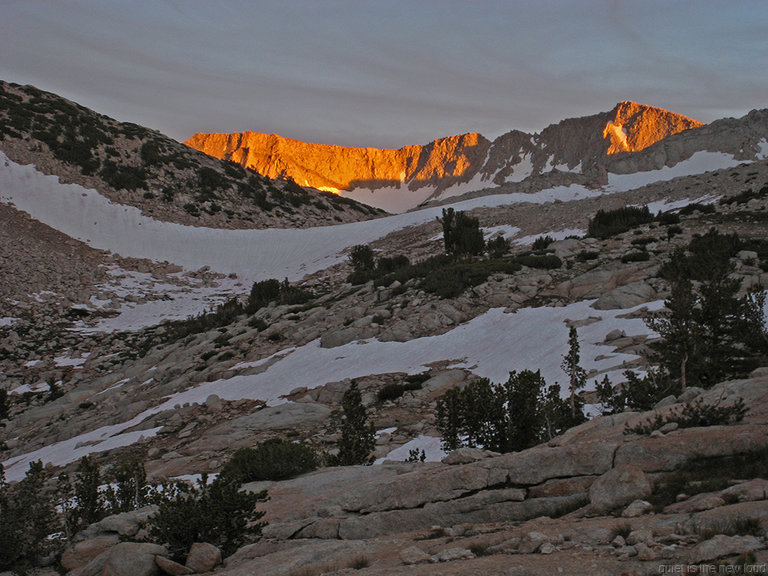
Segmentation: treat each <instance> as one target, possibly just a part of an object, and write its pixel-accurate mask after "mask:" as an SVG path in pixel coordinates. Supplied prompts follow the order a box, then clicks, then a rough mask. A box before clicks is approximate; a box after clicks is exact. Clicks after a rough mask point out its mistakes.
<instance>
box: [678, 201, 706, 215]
mask: <svg viewBox="0 0 768 576" xmlns="http://www.w3.org/2000/svg"><path fill="white" fill-rule="evenodd" d="M694 212H699V213H700V214H714V213H715V206H714V204H699V203H698V202H694V203H693V204H688V205H687V206H683V207H682V208H680V211H679V212H678V214H680V216H690V215H691V214H693V213H694Z"/></svg>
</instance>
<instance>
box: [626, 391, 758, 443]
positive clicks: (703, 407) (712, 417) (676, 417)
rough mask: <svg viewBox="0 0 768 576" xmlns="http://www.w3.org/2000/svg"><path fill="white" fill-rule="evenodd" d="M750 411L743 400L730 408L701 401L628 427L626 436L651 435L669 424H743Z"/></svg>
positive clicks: (680, 425)
mask: <svg viewBox="0 0 768 576" xmlns="http://www.w3.org/2000/svg"><path fill="white" fill-rule="evenodd" d="M748 410H749V409H748V408H747V407H746V405H745V404H744V400H743V399H741V398H738V399H737V400H736V402H734V403H733V404H731V405H728V406H720V405H719V403H714V404H705V403H704V401H703V400H701V399H699V400H697V401H696V402H693V403H691V404H686V405H685V406H683V408H682V409H678V410H676V411H672V412H670V413H669V414H667V415H665V416H661V415H660V414H657V415H656V417H655V418H649V419H648V420H646V421H644V422H641V423H640V424H637V425H636V426H633V427H631V428H630V427H627V428H626V429H625V430H624V434H650V433H651V432H653V431H654V430H658V429H659V428H661V427H662V426H664V425H665V424H667V423H669V422H675V423H677V425H678V427H680V428H697V427H701V426H727V425H729V424H735V423H737V422H741V421H742V420H743V419H744V416H745V415H746V413H747V412H748Z"/></svg>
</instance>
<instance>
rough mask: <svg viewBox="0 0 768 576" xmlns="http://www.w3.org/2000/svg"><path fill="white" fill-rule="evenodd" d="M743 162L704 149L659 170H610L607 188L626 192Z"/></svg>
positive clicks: (730, 166) (730, 156)
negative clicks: (614, 171) (621, 171)
mask: <svg viewBox="0 0 768 576" xmlns="http://www.w3.org/2000/svg"><path fill="white" fill-rule="evenodd" d="M742 163H743V161H741V160H736V159H735V158H734V157H733V156H732V155H730V154H726V153H725V152H706V151H703V150H702V151H699V152H696V153H694V154H693V155H692V156H691V157H690V158H688V159H687V160H683V161H681V162H678V163H677V164H675V165H674V166H671V167H670V166H664V167H663V168H661V169H659V170H648V171H646V172H635V173H634V174H614V173H612V172H609V173H608V186H607V187H606V188H607V190H608V191H609V192H626V191H628V190H634V189H635V188H640V187H641V186H645V185H647V184H651V183H653V182H666V181H668V180H672V179H674V178H679V177H681V176H695V175H697V174H704V173H705V172H712V171H714V170H723V169H725V168H733V167H734V166H738V165H739V164H742Z"/></svg>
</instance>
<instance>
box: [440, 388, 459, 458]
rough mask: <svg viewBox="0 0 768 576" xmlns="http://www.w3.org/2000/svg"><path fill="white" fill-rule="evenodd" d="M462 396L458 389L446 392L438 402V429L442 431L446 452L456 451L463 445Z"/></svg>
mask: <svg viewBox="0 0 768 576" xmlns="http://www.w3.org/2000/svg"><path fill="white" fill-rule="evenodd" d="M461 406H462V394H461V390H459V389H458V388H450V389H449V390H446V392H445V394H443V397H442V398H440V399H439V400H438V401H437V421H436V424H435V425H436V427H437V429H438V430H439V431H440V437H441V439H442V445H443V449H444V450H448V451H451V450H456V449H457V448H460V447H461V446H462V445H463V442H462V441H461V430H462V426H463V415H462V409H461Z"/></svg>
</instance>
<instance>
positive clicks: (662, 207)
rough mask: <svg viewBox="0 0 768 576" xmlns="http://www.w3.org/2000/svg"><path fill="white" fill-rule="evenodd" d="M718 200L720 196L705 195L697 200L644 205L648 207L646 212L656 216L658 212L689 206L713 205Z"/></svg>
mask: <svg viewBox="0 0 768 576" xmlns="http://www.w3.org/2000/svg"><path fill="white" fill-rule="evenodd" d="M720 198H721V196H719V195H714V194H706V195H704V196H700V197H699V198H681V199H680V200H672V201H670V200H666V199H664V200H657V201H655V202H648V203H647V204H645V205H646V206H648V211H649V212H650V213H651V214H656V213H658V212H674V211H676V210H680V209H681V208H685V207H686V206H689V205H691V204H714V203H715V202H717V201H718V200H720Z"/></svg>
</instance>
